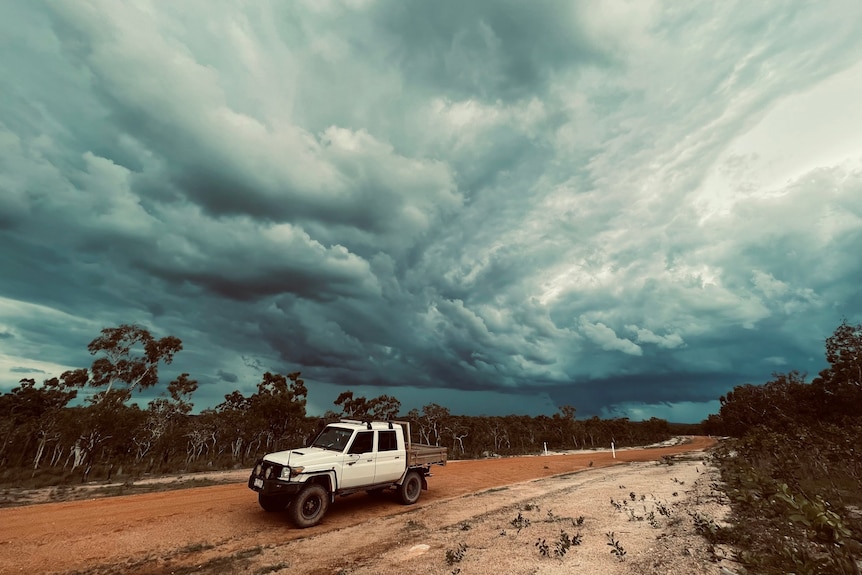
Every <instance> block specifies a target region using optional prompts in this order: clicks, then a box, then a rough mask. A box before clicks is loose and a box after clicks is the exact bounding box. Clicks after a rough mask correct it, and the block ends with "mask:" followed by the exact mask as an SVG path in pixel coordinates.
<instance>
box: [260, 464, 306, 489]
mask: <svg viewBox="0 0 862 575" xmlns="http://www.w3.org/2000/svg"><path fill="white" fill-rule="evenodd" d="M282 469H283V467H282V466H281V465H277V464H275V463H270V462H269V461H262V460H261V461H258V462H257V463H256V464H255V466H254V469H252V471H251V475H250V476H249V478H248V488H249V489H251V490H252V491H257V492H258V493H260V494H262V495H296V494H297V493H299V491H300V490H301V489H302V487H303V485H304V483H293V482H290V481H287V480H285V479H279V478H280V477H281V471H282Z"/></svg>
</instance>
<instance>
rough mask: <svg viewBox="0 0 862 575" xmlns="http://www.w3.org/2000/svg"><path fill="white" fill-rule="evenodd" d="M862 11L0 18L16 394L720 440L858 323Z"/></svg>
mask: <svg viewBox="0 0 862 575" xmlns="http://www.w3.org/2000/svg"><path fill="white" fill-rule="evenodd" d="M860 28H862V7H860V6H859V5H858V3H856V2H842V1H834V2H826V3H816V4H811V3H805V2H790V3H787V2H782V3H770V2H759V3H753V4H752V3H750V2H739V3H733V2H725V3H720V4H715V3H708V2H689V3H682V4H681V3H677V2H640V1H638V2H606V1H602V2H578V3H560V2H530V3H524V2H474V3H466V4H465V3H463V2H450V1H443V2H432V3H429V2H419V1H375V0H345V1H343V2H337V1H313V2H311V1H309V2H290V3H284V2H256V3H252V4H240V3H235V2H211V1H209V0H207V1H203V0H200V1H187V2H181V3H165V2H136V3H119V2H113V1H109V0H78V1H57V2H13V3H5V4H3V5H2V6H0V37H2V38H3V40H2V42H3V54H4V56H3V58H0V341H2V346H0V390H3V391H8V390H9V389H10V388H12V387H14V386H15V385H16V384H17V382H18V380H19V379H21V378H22V377H33V378H35V379H37V380H41V379H44V378H46V377H49V376H53V375H59V374H60V373H61V372H62V371H64V370H66V369H71V368H79V367H86V366H88V365H89V364H90V362H91V361H92V357H91V356H89V354H88V353H87V350H86V346H87V343H88V342H89V341H90V340H92V339H93V338H95V337H96V336H97V335H98V333H99V330H101V329H102V328H103V327H112V326H117V325H120V324H123V323H137V324H139V325H142V326H144V327H147V328H148V329H150V330H151V331H152V332H153V334H154V335H155V336H157V337H161V336H164V335H174V336H176V337H179V338H180V339H181V340H182V341H183V343H184V348H185V349H184V351H182V352H181V353H180V354H178V355H177V357H176V359H175V362H174V364H172V365H171V366H170V368H169V369H167V370H165V372H164V373H165V377H170V374H174V373H179V372H188V373H189V374H190V376H191V377H192V378H194V379H197V380H198V381H199V382H200V384H201V387H200V389H199V391H198V392H197V394H196V396H195V403H196V408H197V409H202V408H204V407H211V406H213V405H215V404H217V403H219V402H220V401H221V400H222V398H223V396H224V394H225V393H228V392H230V391H232V390H234V389H240V390H241V391H244V392H247V391H250V390H252V389H253V388H254V385H255V384H256V383H257V382H258V381H260V378H261V374H262V372H264V371H267V370H269V371H278V372H282V373H287V372H292V371H301V372H302V375H303V377H304V379H305V380H306V381H307V383H308V387H309V411H311V412H312V413H322V412H323V411H324V410H326V409H328V408H330V407H332V404H331V402H332V400H333V399H334V398H335V396H337V394H338V393H339V392H340V391H343V390H345V389H352V390H353V391H354V393H356V394H357V395H366V396H372V395H378V394H380V393H389V394H391V395H394V396H395V397H397V398H399V399H400V400H401V401H402V403H403V404H404V407H405V409H409V408H410V407H421V406H422V405H425V404H427V403H431V402H436V403H440V404H442V405H445V406H447V407H449V408H450V409H451V411H452V412H454V413H465V414H478V413H486V414H508V413H528V414H537V413H551V412H553V411H555V410H556V408H557V407H558V406H560V405H564V404H571V405H573V406H575V407H576V408H577V410H578V415H579V416H582V415H592V414H597V415H603V416H627V417H632V418H634V419H641V418H644V417H650V416H652V415H656V416H659V417H664V418H666V419H670V420H676V421H699V420H700V419H702V418H704V417H705V416H706V415H707V414H708V413H710V412H714V411H715V410H716V409H717V405H718V402H717V400H718V397H719V396H720V395H722V394H724V393H726V392H727V391H728V390H729V389H731V388H732V387H733V386H734V385H739V384H742V383H749V382H752V383H757V382H764V381H766V380H768V379H769V377H770V375H771V374H772V373H773V372H776V371H787V370H790V369H798V370H800V371H803V372H808V373H810V374H816V373H817V371H819V370H820V369H822V368H823V367H824V360H823V342H824V339H825V338H826V337H827V336H828V335H830V333H831V332H832V330H833V329H834V328H835V327H836V326H837V325H838V324H839V323H840V322H841V321H842V320H843V319H848V320H849V321H850V322H852V323H856V322H860V321H862V290H860V289H859V285H860V281H862V259H860V258H859V246H860V245H862V108H860V107H859V105H858V94H860V93H862V36H860V35H859V34H858V30H859V29H860Z"/></svg>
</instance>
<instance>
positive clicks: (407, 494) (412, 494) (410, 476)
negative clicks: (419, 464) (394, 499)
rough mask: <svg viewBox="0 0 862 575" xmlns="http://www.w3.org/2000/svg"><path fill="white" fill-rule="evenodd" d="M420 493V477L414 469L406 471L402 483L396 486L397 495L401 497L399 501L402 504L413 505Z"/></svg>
mask: <svg viewBox="0 0 862 575" xmlns="http://www.w3.org/2000/svg"><path fill="white" fill-rule="evenodd" d="M421 493H422V478H421V477H419V473H417V472H416V471H410V472H408V473H407V477H405V478H404V483H402V484H401V485H400V486H399V487H398V497H400V498H401V503H403V504H404V505H413V504H414V503H416V502H417V501H419V495H420V494H421Z"/></svg>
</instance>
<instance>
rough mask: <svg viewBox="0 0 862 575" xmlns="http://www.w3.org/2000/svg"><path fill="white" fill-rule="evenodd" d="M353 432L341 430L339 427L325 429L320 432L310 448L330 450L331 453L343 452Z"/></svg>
mask: <svg viewBox="0 0 862 575" xmlns="http://www.w3.org/2000/svg"><path fill="white" fill-rule="evenodd" d="M351 435H353V431H351V430H350V429H343V428H341V427H327V428H326V429H324V430H323V431H321V432H320V435H318V436H317V439H315V440H314V443H312V444H311V446H312V447H322V448H323V449H331V450H333V451H344V448H345V447H346V446H347V442H348V441H350V436H351Z"/></svg>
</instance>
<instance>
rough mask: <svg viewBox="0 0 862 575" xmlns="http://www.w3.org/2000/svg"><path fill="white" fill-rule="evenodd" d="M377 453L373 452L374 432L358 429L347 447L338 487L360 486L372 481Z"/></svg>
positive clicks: (370, 483) (369, 483)
mask: <svg viewBox="0 0 862 575" xmlns="http://www.w3.org/2000/svg"><path fill="white" fill-rule="evenodd" d="M376 459H377V454H376V453H375V452H374V432H373V431H359V432H357V433H356V436H355V437H354V438H353V443H351V444H350V447H348V448H347V454H346V455H345V456H344V465H343V467H342V470H343V471H342V475H341V483H339V485H338V487H339V488H342V489H348V488H350V487H362V486H363V485H372V484H373V483H374V469H375V466H376Z"/></svg>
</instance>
